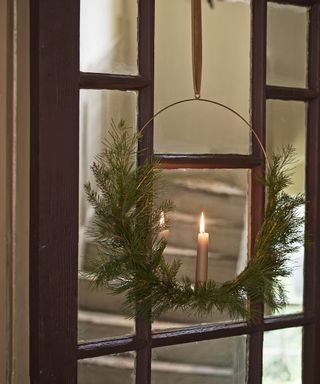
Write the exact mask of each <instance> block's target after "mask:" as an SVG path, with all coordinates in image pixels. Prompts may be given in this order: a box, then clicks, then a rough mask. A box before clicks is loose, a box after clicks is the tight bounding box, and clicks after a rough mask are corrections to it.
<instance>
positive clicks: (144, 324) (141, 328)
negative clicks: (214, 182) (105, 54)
mask: <svg viewBox="0 0 320 384" xmlns="http://www.w3.org/2000/svg"><path fill="white" fill-rule="evenodd" d="M138 21H139V25H138V64H139V74H140V76H142V77H143V78H146V79H151V82H150V83H149V84H148V86H147V87H144V88H142V89H141V90H140V92H139V99H138V129H141V128H142V127H143V125H144V124H145V123H146V122H147V121H148V120H149V119H150V117H151V116H152V115H153V113H154V112H153V111H154V29H155V0H138ZM138 149H139V156H138V164H142V163H143V162H144V161H146V160H147V159H148V158H150V157H151V156H152V154H153V122H151V123H150V124H149V125H148V127H147V128H146V129H144V131H143V135H142V139H141V140H140V141H139V146H138ZM136 338H137V339H138V340H140V341H142V342H144V343H145V344H144V347H143V348H141V349H139V350H138V351H137V354H136V384H150V383H151V356H152V349H151V324H150V322H149V321H147V320H146V319H144V318H143V317H141V316H138V317H137V318H136Z"/></svg>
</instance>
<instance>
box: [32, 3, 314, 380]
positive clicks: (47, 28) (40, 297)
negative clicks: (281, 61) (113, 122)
mask: <svg viewBox="0 0 320 384" xmlns="http://www.w3.org/2000/svg"><path fill="white" fill-rule="evenodd" d="M154 2H155V0H139V2H138V3H139V54H138V57H139V75H137V76H127V75H114V74H112V75H111V74H100V73H79V12H80V10H79V0H68V1H62V0H56V1H54V2H52V1H40V0H31V8H30V19H31V37H30V41H31V55H30V56H31V176H30V177H31V183H30V184H31V191H30V195H31V200H30V207H31V209H30V211H31V212H30V372H31V382H32V383H46V384H49V383H57V384H58V383H59V384H61V383H76V382H77V373H76V372H77V360H78V359H85V358H89V357H96V356H102V355H108V354H114V353H120V352H125V351H134V350H135V351H137V362H136V367H137V369H136V382H137V383H138V384H148V383H150V377H151V368H150V365H151V352H152V348H156V347H161V346H168V345H176V344H183V343H190V342H195V341H200V340H210V339H217V338H223V337H231V336H236V335H248V336H249V337H248V344H249V357H248V361H249V364H248V382H249V383H250V384H259V383H261V380H262V350H263V333H264V332H265V331H269V330H276V329H282V328H288V327H299V326H302V327H304V343H303V357H304V364H303V382H304V384H316V383H317V378H318V377H320V365H319V364H317V363H316V358H317V357H318V356H320V308H319V305H316V299H317V298H318V297H319V296H320V278H319V276H320V261H319V260H320V259H319V249H320V243H319V239H317V237H316V236H314V239H313V240H314V241H313V243H312V246H311V247H310V249H309V250H308V251H307V253H306V258H305V297H304V303H305V304H304V306H305V310H304V313H303V314H295V315H286V316H279V317H272V318H264V317H263V309H262V308H258V309H259V310H260V318H259V321H258V322H257V324H255V325H249V324H247V323H245V322H232V323H225V324H209V325H206V326H203V325H201V326H200V325H199V326H192V327H187V328H182V329H177V330H174V331H162V332H156V333H152V334H151V329H150V326H149V325H148V324H146V323H145V322H144V321H143V319H137V320H136V334H135V335H133V336H128V337H119V338H116V339H112V340H101V341H98V342H88V343H81V344H79V345H77V305H78V302H77V284H78V266H77V262H78V250H77V243H78V151H79V144H78V142H79V140H78V136H79V132H78V130H79V127H78V118H79V102H78V98H79V89H120V90H137V91H139V121H138V126H140V127H141V126H142V125H143V123H144V122H146V121H147V120H148V118H149V117H150V116H151V115H152V114H153V92H154V89H153V72H154V68H153V65H154V57H153V56H154V39H153V36H154V11H155V8H154ZM274 2H277V3H282V4H292V5H299V6H311V9H310V39H309V40H310V41H309V78H308V88H307V89H300V88H290V87H278V86H266V83H265V76H266V17H267V16H266V10H267V1H266V0H255V1H253V2H252V3H253V6H252V12H253V18H252V20H253V23H252V36H253V39H252V47H253V56H252V60H253V63H252V70H253V72H252V106H253V108H252V123H253V126H254V129H255V131H256V133H257V134H258V135H259V137H260V139H261V140H262V142H264V140H265V108H266V99H279V100H297V101H305V102H306V103H308V106H309V107H308V138H307V140H308V151H307V176H308V177H307V180H308V181H307V198H308V201H309V205H308V210H307V217H308V224H307V229H308V231H309V232H310V233H311V234H314V235H316V234H317V233H318V232H319V229H320V222H319V221H320V201H319V193H320V190H319V186H320V174H319V168H318V164H319V163H320V158H319V156H320V154H319V153H320V151H319V149H320V148H319V145H320V137H319V133H318V132H319V125H320V91H319V90H320V25H319V24H320V4H319V2H318V1H312V0H282V1H281V0H277V1H274ZM141 146H142V147H144V148H148V151H146V152H144V156H150V155H151V154H152V148H153V131H152V129H148V130H146V131H145V133H144V137H143V141H142V144H141ZM158 158H159V160H160V161H161V164H162V166H163V168H167V169H171V168H222V167H223V168H248V169H251V170H252V182H251V185H252V189H251V193H252V204H253V205H254V207H255V209H252V210H251V228H252V232H253V237H254V235H255V234H256V233H257V230H258V228H259V225H260V223H261V219H262V207H263V199H264V196H263V190H262V188H261V186H259V185H258V184H257V183H256V181H255V180H256V175H257V174H258V173H260V172H261V170H262V168H263V165H264V164H263V163H264V162H263V156H262V154H261V151H260V149H259V147H258V146H257V145H256V144H255V143H253V153H252V155H248V156H244V155H189V154H184V155H168V154H160V155H158ZM144 159H145V157H144V158H140V159H139V161H140V162H143V161H144ZM257 207H258V209H257ZM252 305H253V306H254V303H253V304H252Z"/></svg>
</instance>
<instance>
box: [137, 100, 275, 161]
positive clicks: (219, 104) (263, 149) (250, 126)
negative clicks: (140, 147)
mask: <svg viewBox="0 0 320 384" xmlns="http://www.w3.org/2000/svg"><path fill="white" fill-rule="evenodd" d="M192 101H197V102H203V103H209V104H214V105H217V106H218V107H221V108H224V109H226V110H228V111H229V112H231V113H233V114H234V115H235V116H237V117H238V118H239V119H240V120H242V121H243V122H244V123H245V124H246V125H247V127H248V128H249V130H250V132H251V133H252V134H253V136H254V137H255V139H256V140H257V143H258V144H259V147H260V149H261V151H262V153H263V155H264V158H265V160H266V163H267V165H268V168H270V161H269V158H268V155H267V151H266V149H265V148H264V146H263V144H262V142H261V140H260V138H259V136H258V135H257V133H256V132H255V131H254V129H253V127H252V125H251V124H250V123H249V122H248V120H246V119H245V118H244V117H243V116H242V115H241V114H240V113H239V112H237V111H236V110H234V109H233V108H231V107H228V106H227V105H225V104H223V103H220V102H218V101H215V100H211V99H203V98H200V97H195V98H193V99H191V98H190V99H182V100H179V101H175V102H174V103H171V104H169V105H167V106H165V107H163V108H161V109H160V110H159V111H158V112H156V113H155V114H154V115H153V116H152V117H151V118H150V119H149V120H148V121H147V122H146V123H145V124H144V125H143V126H142V128H141V129H140V132H143V131H144V130H145V128H146V127H147V126H148V125H149V124H150V123H151V122H152V121H154V120H155V119H156V117H158V116H159V115H161V114H162V113H163V112H165V111H167V110H168V109H170V108H172V107H175V106H176V105H179V104H184V103H189V102H192Z"/></svg>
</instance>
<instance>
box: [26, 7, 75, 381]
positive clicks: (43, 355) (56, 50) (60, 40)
mask: <svg viewBox="0 0 320 384" xmlns="http://www.w3.org/2000/svg"><path fill="white" fill-rule="evenodd" d="M30 12H31V13H30V17H31V22H30V24H31V37H30V42H31V151H30V152H31V190H30V195H31V197H30V214H31V217H30V344H31V345H30V369H31V382H32V383H46V384H50V383H56V384H61V383H76V382H77V284H78V267H77V261H78V146H79V144H78V141H79V140H78V114H79V111H78V109H79V108H78V104H79V101H78V73H79V17H80V16H79V1H78V0H69V1H64V0H56V1H40V0H32V1H31V10H30Z"/></svg>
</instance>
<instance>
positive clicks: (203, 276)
mask: <svg viewBox="0 0 320 384" xmlns="http://www.w3.org/2000/svg"><path fill="white" fill-rule="evenodd" d="M208 245H209V234H208V233H206V232H205V225H204V215H203V212H202V213H201V218H200V232H199V234H198V246H197V267H196V282H197V283H205V282H206V281H207V278H208Z"/></svg>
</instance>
